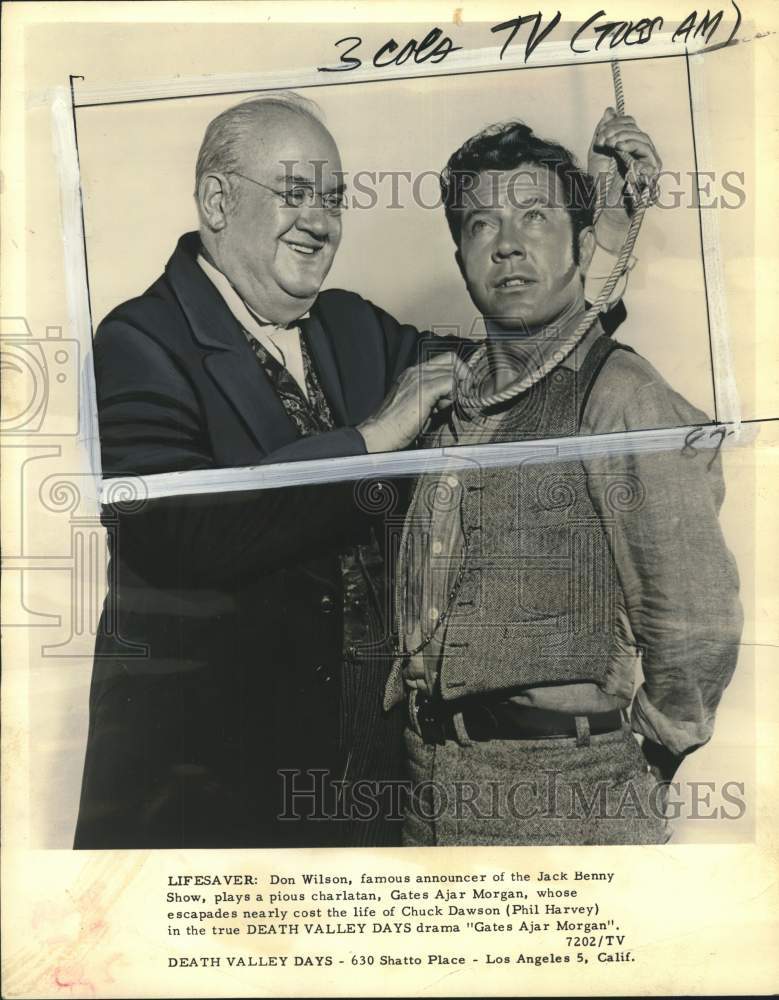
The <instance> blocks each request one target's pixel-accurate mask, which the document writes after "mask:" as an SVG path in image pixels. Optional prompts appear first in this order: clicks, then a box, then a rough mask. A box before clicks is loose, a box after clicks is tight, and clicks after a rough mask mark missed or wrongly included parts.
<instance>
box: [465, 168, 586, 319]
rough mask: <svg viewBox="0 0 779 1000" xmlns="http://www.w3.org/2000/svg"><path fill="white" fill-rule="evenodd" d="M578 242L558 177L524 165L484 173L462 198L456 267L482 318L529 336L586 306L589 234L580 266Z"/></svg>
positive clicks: (548, 171) (551, 172)
mask: <svg viewBox="0 0 779 1000" xmlns="http://www.w3.org/2000/svg"><path fill="white" fill-rule="evenodd" d="M585 232H586V233H589V232H590V231H589V230H586V231H585ZM573 238H574V237H573V226H572V222H571V217H570V215H569V213H568V211H567V209H566V207H565V199H564V196H563V191H562V185H561V183H560V181H559V179H558V177H557V175H556V174H555V173H554V172H553V171H551V170H549V169H548V168H547V167H544V166H538V165H536V164H523V165H520V166H519V167H517V168H516V170H507V171H490V172H485V173H482V174H479V176H478V180H477V183H476V185H475V186H474V188H473V189H472V191H470V192H469V193H468V194H467V195H466V196H465V199H464V207H463V219H462V229H461V235H460V244H459V249H458V252H457V262H458V264H459V266H460V270H461V271H462V274H463V277H464V278H465V282H466V284H467V286H468V291H469V292H470V294H471V298H472V299H473V301H474V303H475V305H476V306H477V308H478V309H479V311H480V312H481V313H482V315H483V316H485V317H486V318H487V319H491V320H492V321H493V322H494V323H496V324H497V325H498V326H501V327H504V328H507V329H516V328H518V327H519V328H527V329H528V330H530V331H532V330H534V329H538V328H539V327H541V326H545V325H548V324H550V323H553V322H554V321H555V320H556V319H557V318H562V317H564V316H565V315H567V312H568V310H570V309H571V308H573V307H574V306H575V305H577V304H578V302H579V300H581V301H583V289H582V268H586V265H587V264H588V263H589V256H590V247H589V245H588V244H589V243H591V240H592V236H591V233H590V235H589V236H587V235H585V236H584V237H583V239H581V241H580V244H579V245H580V249H581V251H582V254H581V257H582V259H581V261H580V262H579V264H577V263H575V262H574V253H573Z"/></svg>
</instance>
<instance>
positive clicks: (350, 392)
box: [311, 292, 387, 427]
mask: <svg viewBox="0 0 779 1000" xmlns="http://www.w3.org/2000/svg"><path fill="white" fill-rule="evenodd" d="M311 320H312V321H315V322H316V325H317V326H318V328H319V331H320V332H319V333H318V334H315V337H314V339H315V340H316V343H317V345H318V349H319V352H320V353H319V357H321V367H320V372H321V374H322V378H323V379H324V380H326V383H329V384H331V385H332V393H333V401H334V402H335V401H336V400H335V396H336V394H338V396H339V397H340V400H339V401H338V404H337V408H338V406H340V407H342V408H343V417H342V419H343V421H344V423H345V424H346V425H347V426H349V427H354V426H355V425H356V424H359V423H360V422H361V421H363V420H365V419H366V418H367V417H369V416H370V415H371V414H372V413H373V412H374V411H375V409H376V407H377V406H378V404H379V403H380V402H381V401H382V399H383V398H384V395H385V386H384V378H385V373H386V369H387V366H386V360H385V358H384V349H383V346H382V344H383V341H382V337H381V330H380V328H379V326H378V321H377V320H376V317H375V315H374V313H373V311H372V309H371V307H370V306H369V304H368V303H367V302H365V301H363V300H362V299H360V298H358V297H357V296H356V295H350V296H349V297H348V298H345V297H344V293H338V294H337V293H334V292H324V293H322V294H320V296H319V298H318V299H317V301H316V304H315V306H314V308H313V309H312V312H311ZM312 349H313V350H317V348H315V347H314V344H313V343H312ZM328 399H330V396H328ZM339 416H340V414H339Z"/></svg>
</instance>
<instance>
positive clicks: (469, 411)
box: [456, 61, 652, 419]
mask: <svg viewBox="0 0 779 1000" xmlns="http://www.w3.org/2000/svg"><path fill="white" fill-rule="evenodd" d="M611 75H612V77H613V80H614V95H615V98H616V105H617V114H619V115H623V114H624V113H625V97H624V93H623V89H622V76H621V73H620V69H619V63H618V62H616V61H615V62H612V63H611ZM618 155H619V156H621V157H622V159H623V160H624V162H625V167H626V174H625V183H626V186H627V187H628V188H629V189H630V191H631V195H632V197H633V204H634V210H633V215H632V218H631V220H630V228H629V229H628V232H627V235H626V237H625V242H624V243H623V244H622V250H621V251H620V253H619V256H618V257H617V260H616V262H615V264H614V267H613V268H612V271H611V274H610V275H609V276H608V278H607V279H606V281H605V283H604V285H603V288H601V290H600V294H599V295H598V297H597V298H596V299H595V301H594V302H593V303H592V305H591V306H590V308H589V309H587V311H586V312H585V313H584V315H583V316H582V318H581V319H580V320H579V322H578V323H577V324H576V326H575V327H574V329H573V330H572V331H571V333H570V334H569V335H568V336H566V337H564V338H563V339H562V340H560V341H559V342H558V343H557V346H556V349H555V351H554V352H553V353H552V354H551V356H550V357H548V358H546V359H545V360H544V361H543V362H542V363H541V364H540V365H539V366H538V367H537V368H536V370H535V371H532V372H530V373H529V374H526V375H523V376H522V377H521V378H518V379H517V380H516V381H514V382H512V383H511V384H510V385H507V386H506V387H505V388H504V389H501V390H500V392H493V393H489V394H485V393H482V392H481V391H480V390H479V387H478V386H477V387H476V388H471V385H472V382H473V378H471V379H470V380H468V384H467V385H466V386H461V388H460V389H459V390H458V394H457V401H456V408H457V410H458V412H459V413H460V415H461V416H462V417H465V418H466V419H469V418H472V417H474V416H476V415H477V414H479V413H482V412H485V411H487V410H490V409H492V408H493V407H496V406H499V405H500V404H501V403H507V402H509V401H510V400H512V399H515V398H516V397H517V396H521V395H522V393H523V392H527V390H528V389H530V387H531V386H533V385H535V383H536V382H540V380H541V379H542V378H544V377H545V376H546V375H548V374H549V372H551V371H552V369H553V368H556V367H557V365H559V364H560V362H561V361H563V360H564V359H565V358H566V357H568V355H569V354H570V353H571V352H572V351H573V350H574V348H575V347H576V345H577V344H578V343H579V342H580V341H581V340H582V339H583V338H584V337H585V336H586V334H587V333H588V332H589V330H590V329H591V328H592V326H593V324H594V323H595V320H596V319H597V318H598V314H599V313H600V312H601V311H602V310H603V309H604V308H605V307H606V305H607V303H608V301H609V296H610V295H611V293H612V291H613V290H614V287H615V286H616V284H617V282H618V281H619V279H620V278H621V277H622V275H623V274H624V273H625V271H626V270H627V265H628V261H629V260H630V256H631V254H632V252H633V247H634V246H635V244H636V240H637V238H638V231H639V229H640V228H641V222H642V221H643V218H644V213H645V212H646V210H647V208H648V206H649V205H650V203H651V200H652V190H651V186H650V185H649V184H646V183H645V182H644V181H643V178H642V177H641V176H640V174H639V173H638V172H637V170H636V161H635V158H634V157H633V156H631V155H630V154H629V153H618ZM616 169H617V161H616V159H612V161H611V163H610V164H609V173H608V178H607V181H606V183H605V184H604V185H599V186H598V189H597V192H596V203H595V211H594V219H595V221H596V222H597V220H598V217H599V216H600V214H601V212H602V211H603V209H604V207H605V199H606V193H607V191H608V190H609V188H610V187H611V183H612V180H613V178H614V173H615V171H616ZM547 329H548V328H547ZM545 333H546V331H542V333H541V335H540V337H539V338H537V339H538V340H543V339H544V334H545ZM485 353H486V348H485V347H484V346H482V347H481V348H479V350H478V351H476V352H475V353H474V355H473V356H472V358H471V360H470V362H469V367H470V369H471V373H472V374H473V373H474V372H475V369H476V367H477V366H478V365H479V363H480V362H482V361H483V359H484V356H485Z"/></svg>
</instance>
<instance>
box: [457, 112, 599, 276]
mask: <svg viewBox="0 0 779 1000" xmlns="http://www.w3.org/2000/svg"><path fill="white" fill-rule="evenodd" d="M527 165H530V166H538V167H546V168H547V169H548V170H550V171H552V172H553V173H554V174H556V175H557V177H558V179H559V181H560V186H561V188H562V191H563V198H564V207H565V208H566V209H567V210H568V214H569V215H570V217H571V223H572V225H573V255H574V262H575V263H577V264H578V263H579V234H580V233H581V231H582V230H583V229H585V228H586V227H587V226H591V225H592V224H593V209H594V207H595V184H594V181H593V179H592V177H590V175H589V174H588V173H587V172H586V171H584V170H582V169H581V167H579V166H578V164H577V163H576V159H575V158H574V156H573V154H572V153H571V152H570V150H568V149H566V148H565V146H561V145H560V143H558V142H550V141H549V140H547V139H541V138H540V137H539V136H537V135H534V133H533V130H532V129H531V128H530V127H529V126H527V125H525V124H524V122H520V121H511V122H503V123H500V124H497V125H490V126H488V127H487V128H485V129H483V130H482V131H481V132H479V133H478V134H477V135H474V136H472V137H471V138H470V139H468V140H467V141H466V142H464V143H463V144H462V146H460V148H459V149H458V150H457V151H456V152H454V153H452V155H451V156H450V157H449V162H448V163H447V164H446V166H445V167H444V169H443V170H442V171H441V176H440V182H441V198H442V201H443V205H444V211H445V212H446V221H447V222H448V224H449V231H450V232H451V234H452V239H453V240H454V242H455V243H456V244H457V246H458V247H459V245H460V236H461V233H462V211H463V207H464V205H463V197H464V195H465V194H467V192H468V191H470V190H473V187H474V186H475V184H476V182H477V180H478V175H479V174H481V173H484V172H486V171H496V172H497V171H506V170H516V169H517V168H518V167H520V166H527Z"/></svg>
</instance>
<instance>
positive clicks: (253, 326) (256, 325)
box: [197, 253, 309, 335]
mask: <svg viewBox="0 0 779 1000" xmlns="http://www.w3.org/2000/svg"><path fill="white" fill-rule="evenodd" d="M197 262H198V264H199V265H200V267H201V268H202V269H203V271H204V272H205V274H206V275H207V277H208V278H209V279H210V281H211V282H212V283H213V284H214V285H215V286H216V290H217V291H218V292H219V294H220V295H221V296H222V298H223V299H224V300H225V304H226V305H227V308H228V309H229V310H230V312H231V313H232V314H233V316H235V318H236V319H237V320H238V322H239V323H240V324H241V326H243V327H244V328H245V329H247V330H248V331H249V332H250V333H259V334H260V335H262V334H265V333H267V332H269V330H270V329H273V330H286V329H294V328H295V327H296V326H297V325H298V323H299V322H300V320H303V319H308V316H309V313H308V312H306V313H304V314H303V315H302V316H300V317H298V319H297V320H295V321H294V322H293V323H290V324H289V326H288V327H284V326H279V324H278V323H272V322H271V321H270V320H269V319H265V318H264V317H263V316H260V314H259V313H257V312H255V311H254V309H252V308H251V306H249V305H247V304H246V302H244V300H243V299H242V298H241V296H240V295H239V294H238V292H237V291H236V290H235V288H234V287H233V285H232V284H231V282H230V280H229V279H228V278H227V276H226V275H225V274H223V273H222V271H220V270H219V268H218V267H214V265H213V264H212V263H211V262H210V261H209V260H206V258H205V257H204V256H203V254H202V253H199V254H198V255H197ZM263 328H267V329H263Z"/></svg>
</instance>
